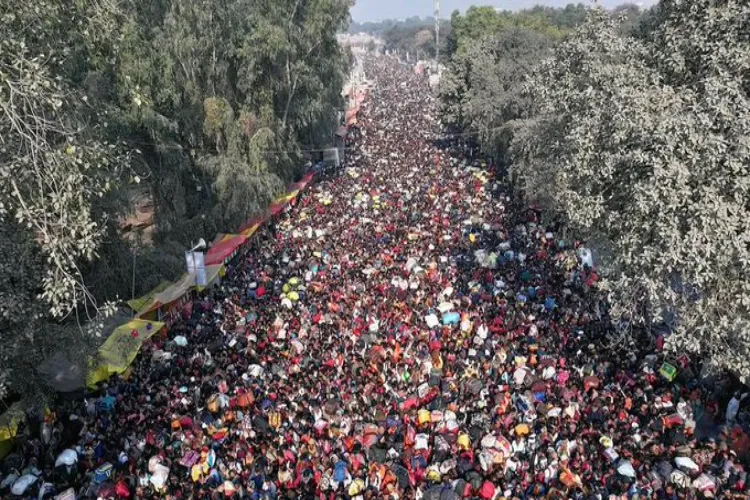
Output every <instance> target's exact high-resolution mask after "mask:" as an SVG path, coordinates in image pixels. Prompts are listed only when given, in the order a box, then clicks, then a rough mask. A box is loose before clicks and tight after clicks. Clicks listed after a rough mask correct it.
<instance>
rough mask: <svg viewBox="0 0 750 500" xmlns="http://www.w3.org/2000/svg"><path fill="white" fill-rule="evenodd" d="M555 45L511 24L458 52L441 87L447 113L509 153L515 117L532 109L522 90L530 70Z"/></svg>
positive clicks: (498, 152) (489, 147)
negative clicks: (512, 26)
mask: <svg viewBox="0 0 750 500" xmlns="http://www.w3.org/2000/svg"><path fill="white" fill-rule="evenodd" d="M551 45H552V42H551V40H550V39H549V38H548V37H546V36H544V35H541V34H538V33H536V32H534V31H531V30H529V29H526V28H508V29H505V30H503V31H501V32H500V33H499V34H497V35H491V36H486V37H484V38H482V39H480V40H479V41H477V42H475V43H473V44H471V45H470V46H468V48H467V49H466V50H465V51H462V52H460V53H456V54H454V56H453V58H452V62H451V66H450V71H449V72H448V73H447V74H446V75H445V78H444V80H443V81H442V82H441V88H440V92H441V98H442V103H443V116H444V118H445V119H446V120H448V121H449V122H451V123H454V124H456V125H458V126H459V127H460V128H461V129H462V130H465V131H471V132H476V133H477V134H478V138H479V141H480V143H481V145H482V147H483V148H484V149H485V150H486V151H488V152H491V153H492V154H494V155H495V156H497V157H502V156H504V154H505V152H506V150H507V148H508V146H509V141H510V137H512V134H513V130H514V127H515V123H516V120H521V119H525V118H528V117H529V114H530V110H531V102H530V99H528V98H527V97H525V96H524V95H523V93H522V90H523V85H524V83H525V79H526V75H527V74H528V73H530V71H531V69H532V68H533V66H534V65H535V64H536V63H537V62H539V61H540V60H541V59H542V58H543V57H544V56H545V55H547V54H548V50H549V48H550V47H551Z"/></svg>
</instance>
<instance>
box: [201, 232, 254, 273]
mask: <svg viewBox="0 0 750 500" xmlns="http://www.w3.org/2000/svg"><path fill="white" fill-rule="evenodd" d="M246 241H247V236H245V235H244V234H228V235H226V236H224V237H223V238H222V239H221V241H219V242H218V243H217V244H215V245H214V246H212V247H211V248H210V249H209V250H208V252H207V253H206V258H205V262H206V265H207V266H211V265H215V264H223V263H224V261H225V260H226V259H227V258H228V257H230V256H231V255H232V254H233V253H234V252H235V251H236V250H237V248H239V247H240V245H242V244H243V243H245V242H246Z"/></svg>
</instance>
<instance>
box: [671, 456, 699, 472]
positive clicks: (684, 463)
mask: <svg viewBox="0 0 750 500" xmlns="http://www.w3.org/2000/svg"><path fill="white" fill-rule="evenodd" d="M674 463H676V464H677V467H680V468H682V469H688V470H698V469H699V467H698V464H696V463H695V462H693V459H691V458H690V457H676V458H675V459H674Z"/></svg>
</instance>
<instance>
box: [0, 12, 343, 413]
mask: <svg viewBox="0 0 750 500" xmlns="http://www.w3.org/2000/svg"><path fill="white" fill-rule="evenodd" d="M349 5H350V2H349V1H348V0H313V1H305V2H303V1H302V0H285V1H275V0H274V1H271V0H226V1H216V2H213V1H206V0H185V1H179V2H178V1H175V0H154V1H151V2H119V1H116V0H75V1H74V0H40V1H39V2H10V1H9V0H0V10H1V11H2V14H0V31H1V32H2V33H3V37H2V39H1V40H0V179H2V180H3V182H2V183H0V230H1V231H0V232H1V233H2V236H3V241H2V242H1V243H2V249H4V250H6V251H7V253H6V255H15V254H14V252H13V250H14V249H16V250H17V252H16V253H17V255H18V257H19V260H18V261H15V260H14V261H13V265H15V266H17V267H16V268H14V269H13V273H11V274H12V276H13V279H14V281H13V282H12V284H8V283H6V284H5V285H6V287H5V288H0V335H2V338H1V339H0V342H1V343H2V346H3V349H2V354H1V355H0V356H2V357H1V358H0V398H2V397H3V396H4V392H3V391H4V390H6V389H7V390H10V391H12V392H14V393H23V394H24V395H25V394H28V393H30V392H42V382H43V381H42V380H40V377H39V376H38V375H39V374H38V373H37V370H36V369H35V367H37V366H38V365H39V362H40V361H41V360H43V359H45V358H46V357H47V356H48V355H49V354H50V353H51V352H55V349H54V348H55V346H57V348H58V350H60V349H61V348H62V347H66V348H68V347H70V348H71V349H75V350H76V352H79V353H85V352H88V350H90V349H89V348H90V347H91V346H95V344H96V341H97V336H96V334H97V333H98V334H102V332H103V331H102V328H101V326H102V321H101V319H102V318H101V317H100V315H99V314H98V313H99V311H100V310H101V309H102V306H103V305H105V304H106V305H110V304H112V303H116V302H118V301H120V300H121V299H122V298H124V297H130V296H131V295H132V294H141V293H144V292H146V291H148V289H149V287H152V286H154V285H156V284H157V283H159V282H160V281H161V280H164V279H167V280H171V279H174V278H176V277H177V276H178V274H179V272H181V270H182V265H183V264H182V258H183V257H182V251H183V250H184V248H185V247H186V246H187V245H189V244H190V242H191V240H193V241H194V240H197V239H198V238H199V237H206V238H208V239H210V238H211V236H213V234H215V233H216V232H217V231H219V230H221V231H227V230H234V229H237V228H238V227H239V226H240V225H241V223H242V222H243V221H244V220H246V219H247V218H249V217H251V216H253V215H255V213H257V212H260V211H262V210H263V209H264V208H265V207H266V205H267V204H268V202H269V201H270V200H272V199H273V198H274V197H275V195H276V194H277V193H278V192H279V191H280V190H281V188H282V187H283V185H284V184H285V183H286V182H289V181H291V180H293V179H294V178H295V177H297V176H298V175H299V174H300V172H301V168H302V165H303V163H304V161H303V153H302V152H301V150H303V149H315V148H321V147H324V146H327V145H329V144H330V142H331V141H332V137H333V131H334V130H335V129H336V128H337V125H338V121H337V120H338V117H337V111H338V110H339V109H342V108H343V99H342V97H341V95H340V92H341V89H342V87H343V82H344V78H345V74H346V72H347V70H348V59H347V54H344V53H343V52H342V50H341V49H340V47H339V46H338V43H337V41H336V38H335V34H336V31H337V30H338V29H342V28H343V27H344V26H345V24H346V22H347V20H348V8H349ZM142 199H145V200H146V202H145V203H144V204H145V205H147V206H153V221H154V227H153V232H151V231H149V237H148V238H134V237H133V235H132V234H125V232H124V231H123V228H122V219H123V216H124V215H126V214H127V213H129V212H131V210H132V208H133V205H134V204H135V203H139V202H140V201H141V200H142ZM10 242H12V245H10V246H7V245H5V244H6V243H8V244H10ZM136 254H137V255H136ZM21 256H23V257H24V258H23V259H20V257H21ZM100 256H101V257H104V259H105V260H104V261H102V260H99V257H100ZM134 257H137V262H138V265H137V269H135V270H134V269H133V263H134V262H135V258H134ZM4 264H5V261H4ZM7 272H9V273H10V271H7ZM131 273H135V274H134V275H133V276H134V277H135V278H136V279H135V280H133V279H132V277H131ZM92 283H93V284H94V285H95V286H93V287H92V286H91V284H92ZM134 283H135V285H134ZM14 290H15V292H14ZM84 344H85V346H84ZM74 346H81V347H80V349H77V348H75V347H74ZM78 358H79V359H83V358H81V357H80V356H78ZM3 381H5V382H3ZM14 384H15V385H14Z"/></svg>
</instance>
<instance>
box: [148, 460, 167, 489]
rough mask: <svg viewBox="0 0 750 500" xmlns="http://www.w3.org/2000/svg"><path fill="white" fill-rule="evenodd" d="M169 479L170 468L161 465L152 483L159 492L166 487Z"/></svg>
mask: <svg viewBox="0 0 750 500" xmlns="http://www.w3.org/2000/svg"><path fill="white" fill-rule="evenodd" d="M167 477H169V468H168V467H165V466H163V465H161V464H159V465H157V466H156V469H155V470H154V473H153V474H152V475H151V477H150V481H151V484H153V485H154V487H155V488H156V489H157V490H158V489H161V488H163V487H164V485H165V484H166V482H167Z"/></svg>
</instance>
